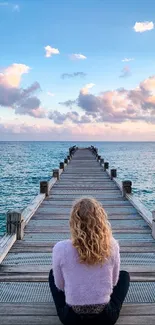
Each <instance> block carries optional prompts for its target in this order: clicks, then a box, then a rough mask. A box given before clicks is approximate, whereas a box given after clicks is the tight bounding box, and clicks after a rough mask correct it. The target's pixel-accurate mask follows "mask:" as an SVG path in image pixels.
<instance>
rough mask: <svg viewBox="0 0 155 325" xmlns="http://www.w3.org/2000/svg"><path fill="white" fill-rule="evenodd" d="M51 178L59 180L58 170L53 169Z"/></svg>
mask: <svg viewBox="0 0 155 325" xmlns="http://www.w3.org/2000/svg"><path fill="white" fill-rule="evenodd" d="M53 177H56V178H57V179H58V180H59V179H60V174H59V169H53Z"/></svg>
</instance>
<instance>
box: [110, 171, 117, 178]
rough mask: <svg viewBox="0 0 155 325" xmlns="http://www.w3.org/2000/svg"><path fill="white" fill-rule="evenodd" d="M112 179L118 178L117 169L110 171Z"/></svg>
mask: <svg viewBox="0 0 155 325" xmlns="http://www.w3.org/2000/svg"><path fill="white" fill-rule="evenodd" d="M110 177H111V179H113V178H115V177H117V169H111V170H110Z"/></svg>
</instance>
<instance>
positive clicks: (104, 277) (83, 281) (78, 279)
mask: <svg viewBox="0 0 155 325" xmlns="http://www.w3.org/2000/svg"><path fill="white" fill-rule="evenodd" d="M119 271H120V254H119V245H118V243H117V242H116V240H115V239H114V238H113V239H112V256H111V257H110V258H109V260H108V261H107V262H105V263H104V264H103V265H93V266H90V265H86V264H83V263H82V264H81V263H79V261H78V252H77V250H76V248H74V247H73V245H72V242H71V240H70V239H67V240H64V241H60V242H58V243H57V244H56V245H55V246H54V248H53V274H54V280H55V284H56V286H57V288H58V289H60V290H62V291H64V292H65V297H66V303H67V304H68V305H71V306H72V305H94V304H105V303H108V302H109V300H110V295H111V293H112V291H113V287H114V286H115V285H116V284H117V282H118V278H119Z"/></svg>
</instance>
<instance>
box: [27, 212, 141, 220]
mask: <svg viewBox="0 0 155 325" xmlns="http://www.w3.org/2000/svg"><path fill="white" fill-rule="evenodd" d="M141 218H142V217H141V216H140V215H139V214H125V215H124V214H122V215H121V214H119V215H117V214H114V215H113V214H111V215H108V219H109V220H118V221H119V220H141ZM54 219H57V220H69V215H68V214H66V215H63V214H62V215H61V214H57V215H55V214H54V215H49V214H48V215H44V214H42V213H38V211H37V212H36V213H35V215H34V216H33V220H54Z"/></svg>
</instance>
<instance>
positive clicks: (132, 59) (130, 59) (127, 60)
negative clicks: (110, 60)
mask: <svg viewBox="0 0 155 325" xmlns="http://www.w3.org/2000/svg"><path fill="white" fill-rule="evenodd" d="M130 61H134V58H124V59H123V60H122V62H130Z"/></svg>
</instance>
